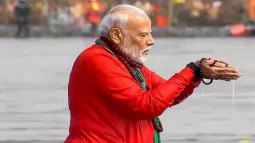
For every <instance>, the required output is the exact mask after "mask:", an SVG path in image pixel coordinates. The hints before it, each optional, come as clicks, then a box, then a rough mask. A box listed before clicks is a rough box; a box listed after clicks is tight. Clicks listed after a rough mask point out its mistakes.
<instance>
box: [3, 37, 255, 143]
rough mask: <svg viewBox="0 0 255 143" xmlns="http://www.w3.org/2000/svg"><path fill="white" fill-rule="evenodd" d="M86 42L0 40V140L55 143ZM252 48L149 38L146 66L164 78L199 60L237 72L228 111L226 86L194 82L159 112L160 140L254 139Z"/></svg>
mask: <svg viewBox="0 0 255 143" xmlns="http://www.w3.org/2000/svg"><path fill="white" fill-rule="evenodd" d="M94 40H95V39H93V38H91V39H84V38H66V39H30V40H25V39H19V40H17V39H1V40H0V43H1V47H0V51H1V52H0V65H1V71H0V73H1V74H0V85H1V86H0V142H6V143H7V142H15V143H39V142H41V143H61V142H63V140H64V139H65V138H66V136H67V134H68V126H69V111H68V105H67V83H68V78H69V73H70V70H71V68H72V64H73V62H74V60H75V58H76V57H77V56H78V54H79V53H80V52H81V51H82V50H83V49H84V48H86V47H87V46H89V45H90V44H91V43H92V42H93V41H94ZM254 45H255V40H254V39H228V38H224V39H223V38H211V39H206V38H204V39H203V38H195V39H177V38H173V39H168V38H165V39H156V44H155V46H154V47H153V48H152V51H151V53H150V58H149V60H148V62H147V66H148V67H149V68H150V69H151V70H153V71H155V72H157V73H158V74H160V75H161V76H163V77H164V78H168V77H170V76H172V75H173V74H174V73H175V72H177V71H179V70H181V69H182V68H184V67H185V65H186V64H187V63H189V62H190V61H195V60H197V59H200V58H202V57H214V58H217V59H224V60H226V61H228V62H229V63H230V64H231V65H232V66H234V67H237V68H238V69H239V70H240V71H241V72H242V73H243V77H242V78H241V79H240V80H238V81H236V82H235V86H236V87H235V96H236V99H235V107H236V108H235V109H234V108H233V107H232V83H231V82H219V81H215V82H214V83H213V84H212V85H210V86H205V85H201V86H200V87H199V88H197V89H196V90H195V92H194V94H193V95H192V96H191V97H190V98H188V99H186V100H185V101H184V102H183V103H181V104H179V105H177V106H175V107H173V108H170V109H168V110H167V111H166V112H165V113H164V114H163V115H162V116H161V120H162V122H163V126H164V132H163V133H162V138H163V143H237V142H239V141H240V140H243V139H248V140H252V141H253V142H254V141H255V95H254V93H255V76H254V73H255V66H254V64H253V63H254V61H255V56H254V53H255V46H254ZM237 132H238V136H237V135H236V133H237ZM35 140H36V141H35ZM39 140H40V141H39Z"/></svg>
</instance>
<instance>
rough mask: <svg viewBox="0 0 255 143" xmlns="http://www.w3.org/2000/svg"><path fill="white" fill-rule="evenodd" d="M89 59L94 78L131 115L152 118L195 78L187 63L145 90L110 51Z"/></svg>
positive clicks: (113, 103)
mask: <svg viewBox="0 0 255 143" xmlns="http://www.w3.org/2000/svg"><path fill="white" fill-rule="evenodd" d="M86 59H87V64H88V66H87V67H88V68H89V71H88V73H87V74H89V76H92V77H94V80H93V81H91V82H92V83H91V84H92V86H95V87H96V89H98V90H99V91H100V92H102V93H103V94H102V98H104V99H105V100H106V102H108V103H109V105H111V106H112V107H113V108H114V109H116V111H118V112H119V113H120V114H122V115H123V116H125V117H126V118H131V119H136V120H137V119H140V120H145V119H152V118H154V117H157V116H160V115H161V114H162V113H163V112H164V111H165V110H166V109H167V108H168V107H169V106H170V105H171V104H172V103H173V101H174V99H175V98H176V97H177V96H178V95H179V94H180V93H181V92H182V91H183V90H184V89H185V87H186V86H188V85H189V83H190V82H191V81H192V79H193V78H194V73H193V71H192V70H191V69H190V68H188V67H186V68H184V69H183V70H182V71H181V72H179V73H176V74H175V75H174V76H173V77H171V78H170V79H169V80H167V81H166V82H164V83H162V84H160V85H159V86H157V87H156V88H154V89H152V90H150V91H145V90H143V89H142V88H141V87H140V86H139V85H138V83H137V82H136V81H135V80H134V79H133V78H132V77H131V75H130V74H129V73H128V71H127V70H126V69H125V68H123V66H121V64H120V63H119V62H118V61H117V60H115V58H114V57H113V56H112V55H110V54H108V53H107V54H97V55H93V56H90V57H88V58H86Z"/></svg>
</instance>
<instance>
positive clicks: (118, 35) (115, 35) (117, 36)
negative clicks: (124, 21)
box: [110, 28, 123, 45]
mask: <svg viewBox="0 0 255 143" xmlns="http://www.w3.org/2000/svg"><path fill="white" fill-rule="evenodd" d="M110 39H111V40H112V41H113V42H114V43H115V44H116V45H119V44H120V43H121V41H122V39H123V34H122V32H121V30H120V29H118V28H112V29H111V30H110Z"/></svg>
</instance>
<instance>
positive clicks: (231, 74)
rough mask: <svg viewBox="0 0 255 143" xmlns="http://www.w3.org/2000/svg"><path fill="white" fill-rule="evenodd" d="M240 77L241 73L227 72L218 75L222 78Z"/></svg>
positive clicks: (233, 78) (232, 78) (234, 78)
mask: <svg viewBox="0 0 255 143" xmlns="http://www.w3.org/2000/svg"><path fill="white" fill-rule="evenodd" d="M240 77H241V75H240V74H237V73H227V74H226V73H225V74H219V75H218V79H221V80H236V79H238V78H240Z"/></svg>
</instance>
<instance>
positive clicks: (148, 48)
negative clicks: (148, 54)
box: [141, 46, 151, 53]
mask: <svg viewBox="0 0 255 143" xmlns="http://www.w3.org/2000/svg"><path fill="white" fill-rule="evenodd" d="M150 49H151V46H149V47H147V48H145V49H143V50H142V51H141V52H142V53H143V52H145V51H147V50H150Z"/></svg>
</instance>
